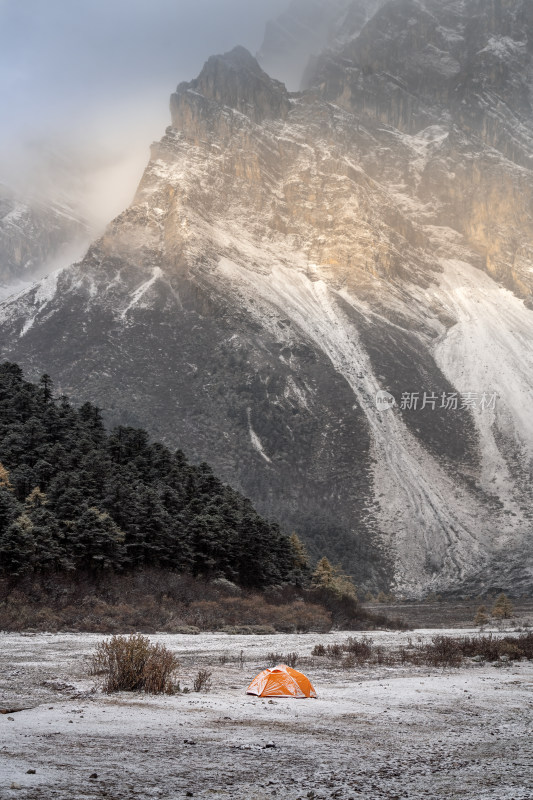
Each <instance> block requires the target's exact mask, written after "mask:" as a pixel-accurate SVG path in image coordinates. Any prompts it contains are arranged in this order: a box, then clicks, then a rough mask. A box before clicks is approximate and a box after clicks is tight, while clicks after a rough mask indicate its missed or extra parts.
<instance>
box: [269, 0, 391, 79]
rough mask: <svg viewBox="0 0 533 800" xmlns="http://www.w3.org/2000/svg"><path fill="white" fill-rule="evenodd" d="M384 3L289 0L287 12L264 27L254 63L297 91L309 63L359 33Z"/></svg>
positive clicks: (348, 0)
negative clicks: (324, 51)
mask: <svg viewBox="0 0 533 800" xmlns="http://www.w3.org/2000/svg"><path fill="white" fill-rule="evenodd" d="M385 2H386V0H356V2H354V0H328V2H327V3H323V2H320V0H292V3H291V4H290V6H289V8H288V9H287V11H286V12H284V13H283V14H281V15H280V16H279V17H278V19H276V20H273V21H272V22H269V23H267V26H266V30H265V36H264V39H263V44H262V46H261V48H260V50H259V53H258V54H257V60H258V62H259V64H260V65H261V67H262V68H263V69H264V70H265V72H268V74H269V75H271V76H272V77H273V78H278V79H279V80H282V81H283V82H284V83H285V84H286V85H287V86H288V87H290V88H294V89H299V88H300V84H301V82H302V79H303V78H304V74H305V73H306V70H307V68H308V67H309V62H310V61H314V59H315V58H316V57H317V56H318V55H319V54H320V53H322V51H323V50H324V49H325V48H329V47H334V46H336V47H337V48H338V47H340V46H341V45H342V44H343V43H345V42H346V41H347V40H348V39H350V38H352V37H353V36H355V35H356V33H359V32H360V31H361V30H362V29H363V28H364V26H365V25H366V23H367V22H368V21H369V20H370V19H371V18H372V16H373V15H374V14H375V12H376V11H377V9H378V8H380V6H382V5H383V4H384V3H385Z"/></svg>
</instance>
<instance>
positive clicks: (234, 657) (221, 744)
mask: <svg viewBox="0 0 533 800" xmlns="http://www.w3.org/2000/svg"><path fill="white" fill-rule="evenodd" d="M434 633H435V631H433V632H432V631H427V630H425V631H411V632H408V633H391V632H376V633H372V634H370V635H371V636H372V638H373V639H374V640H375V641H376V643H379V644H382V645H383V646H384V647H385V648H386V649H387V648H392V647H397V646H398V645H399V644H404V645H408V644H409V639H411V640H412V642H413V643H414V644H416V643H418V642H419V641H424V640H427V639H429V638H430V637H431V636H432V635H434ZM439 633H445V631H439ZM453 633H454V634H455V635H458V634H461V633H472V631H468V632H466V631H457V630H454V631H453ZM348 635H349V634H347V633H333V634H328V635H321V634H307V635H278V636H228V635H226V634H202V635H198V636H175V635H167V634H162V635H158V636H156V637H152V639H153V640H158V641H160V642H162V643H164V644H165V645H167V646H168V647H170V648H171V649H172V650H174V651H175V652H176V653H177V654H178V655H179V657H180V660H181V668H180V674H179V679H180V683H181V686H182V687H184V686H185V687H190V686H191V685H192V679H193V677H194V675H195V674H196V672H197V671H198V669H200V668H208V669H210V670H211V671H212V680H213V689H212V690H211V691H210V692H209V693H207V694H205V693H202V694H195V693H190V694H180V695H178V696H172V697H167V696H164V697H147V696H142V695H139V694H126V693H122V694H118V695H115V696H110V697H107V696H104V695H102V694H100V693H99V692H91V689H92V681H91V679H89V678H87V676H86V674H85V664H86V657H87V655H89V654H90V653H91V652H92V650H93V648H94V646H95V644H96V643H97V642H98V641H99V640H100V639H101V637H99V636H97V635H91V634H56V635H47V634H36V635H18V634H2V635H1V636H0V698H1V699H0V707H1V708H17V707H25V708H26V710H23V711H19V712H17V713H12V714H9V715H8V714H4V715H0V797H1V798H2V800H3V799H4V798H6V800H7V798H12V797H17V798H21V799H22V798H26V800H30V799H31V800H33V799H34V798H35V800H49V798H61V799H62V800H67V798H68V800H71V798H80V799H81V798H83V799H85V798H87V800H88V799H89V798H91V799H92V798H102V797H107V798H114V800H119V799H120V800H122V799H123V798H149V797H158V798H169V800H170V799H172V800H174V798H176V800H177V799H178V798H182V797H183V798H184V797H197V798H212V797H219V798H238V799H239V800H240V799H241V798H242V800H244V799H245V798H246V799H248V798H253V800H258V799H259V798H271V797H277V798H291V800H292V798H294V800H296V798H302V799H303V798H329V797H335V798H346V799H347V798H350V797H353V798H356V797H364V798H369V800H370V799H371V798H390V800H392V799H393V798H404V797H407V798H417V799H418V798H443V797H448V798H459V797H460V798H462V800H464V799H465V798H472V800H474V798H475V800H512V798H514V800H530V798H531V797H533V794H532V791H531V788H530V787H531V786H532V785H533V760H532V758H531V752H532V748H531V711H532V706H533V703H532V697H531V690H532V687H533V664H531V663H529V662H528V663H526V662H521V663H516V664H512V665H511V666H501V667H500V668H496V667H495V666H494V665H491V664H487V665H481V664H474V663H469V664H468V665H467V666H465V667H463V668H461V669H453V670H441V669H429V668H426V667H420V668H417V667H412V666H408V667H405V668H403V667H385V666H381V667H361V668H357V667H356V668H352V669H349V670H342V669H340V668H338V667H337V668H335V667H328V666H326V665H325V664H324V659H317V658H314V657H312V656H311V651H312V649H313V647H314V645H315V644H317V643H318V642H321V643H324V644H327V643H329V642H333V641H341V640H343V639H345V638H346V637H347V636H348ZM273 651H274V652H276V653H279V654H280V655H285V654H287V653H289V652H298V653H299V654H300V657H301V662H300V664H301V669H302V670H304V671H305V672H306V673H307V674H308V675H309V677H310V678H311V680H312V681H313V683H314V685H315V687H316V689H317V692H318V699H317V700H305V701H304V700H300V701H296V700H271V701H270V700H265V699H258V698H254V697H249V696H247V695H246V694H245V689H246V686H247V685H248V683H249V682H250V680H251V679H252V678H253V677H254V675H255V674H256V673H257V672H259V671H260V670H261V669H263V668H264V667H265V666H266V661H267V659H266V656H267V654H268V653H270V652H273ZM241 659H242V661H241ZM272 744H273V745H274V746H269V747H267V745H272ZM28 770H35V773H33V774H28V772H27V771H28ZM12 786H14V787H15V786H18V787H20V788H10V787H12Z"/></svg>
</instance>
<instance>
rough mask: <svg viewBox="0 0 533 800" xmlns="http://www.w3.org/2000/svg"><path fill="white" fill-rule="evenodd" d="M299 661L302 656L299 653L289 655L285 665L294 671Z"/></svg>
mask: <svg viewBox="0 0 533 800" xmlns="http://www.w3.org/2000/svg"><path fill="white" fill-rule="evenodd" d="M299 660H300V655H299V654H298V653H287V655H286V656H285V662H284V663H285V664H287V666H288V667H292V669H294V668H295V666H296V664H297V663H298V661H299Z"/></svg>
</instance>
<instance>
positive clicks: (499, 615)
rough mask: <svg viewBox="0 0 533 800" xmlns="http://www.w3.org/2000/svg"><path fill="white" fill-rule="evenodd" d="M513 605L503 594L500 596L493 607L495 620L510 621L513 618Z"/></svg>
mask: <svg viewBox="0 0 533 800" xmlns="http://www.w3.org/2000/svg"><path fill="white" fill-rule="evenodd" d="M513 612H514V609H513V604H512V602H511V600H509V598H508V597H507V595H506V594H504V593H503V592H502V593H501V594H499V595H498V597H497V598H496V601H495V603H494V605H493V606H492V612H491V613H492V616H493V617H494V618H495V619H510V618H511V617H512V616H513Z"/></svg>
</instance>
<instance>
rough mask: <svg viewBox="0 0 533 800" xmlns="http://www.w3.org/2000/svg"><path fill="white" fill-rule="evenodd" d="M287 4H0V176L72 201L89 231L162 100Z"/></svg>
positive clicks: (153, 134) (128, 180)
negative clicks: (215, 55)
mask: <svg viewBox="0 0 533 800" xmlns="http://www.w3.org/2000/svg"><path fill="white" fill-rule="evenodd" d="M287 5H288V0H268V2H259V1H258V0H218V1H217V0H154V1H153V2H148V0H76V2H68V0H46V2H42V0H0V63H1V70H0V101H1V103H2V109H3V124H2V127H1V130H0V181H1V182H3V183H6V184H7V185H9V186H11V187H12V188H14V189H15V190H16V191H18V192H20V193H22V194H23V195H25V196H36V197H39V198H40V199H42V198H46V197H47V196H50V195H51V194H53V195H54V197H58V196H59V197H61V196H63V197H64V198H65V199H66V200H68V201H69V202H74V204H75V205H77V206H78V210H79V212H80V213H81V214H83V215H84V216H85V217H86V218H87V219H88V221H89V223H90V225H91V227H92V228H93V229H94V230H95V231H96V230H98V229H101V228H102V227H103V226H104V225H105V224H106V223H107V222H109V221H110V219H112V218H113V217H114V216H115V215H116V214H118V213H120V211H122V210H123V209H124V207H125V206H127V205H128V203H129V202H130V201H131V199H132V197H133V194H134V192H135V188H136V186H137V184H138V182H139V180H140V177H141V175H142V171H143V169H144V167H145V165H146V163H147V160H148V155H149V145H150V143H151V142H152V141H154V140H157V139H159V138H161V136H162V135H163V133H164V130H165V127H166V126H167V125H168V124H169V119H170V117H169V111H168V102H169V96H170V94H171V92H173V91H174V90H175V88H176V85H177V84H178V83H179V82H180V81H182V80H191V79H192V78H193V77H195V76H196V75H197V74H198V72H199V71H200V69H201V68H202V65H203V63H204V62H205V60H206V59H207V58H208V57H209V56H210V55H212V54H214V53H219V52H225V51H227V50H229V49H231V48H232V47H234V46H235V45H237V44H242V45H244V46H245V47H247V48H248V49H249V50H250V51H251V52H252V53H255V52H257V50H258V49H259V48H260V46H261V42H262V38H263V33H264V27H265V23H266V21H267V20H268V19H271V18H273V17H275V16H277V15H278V14H279V13H280V12H281V11H283V10H284V9H285V8H286V6H287Z"/></svg>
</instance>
